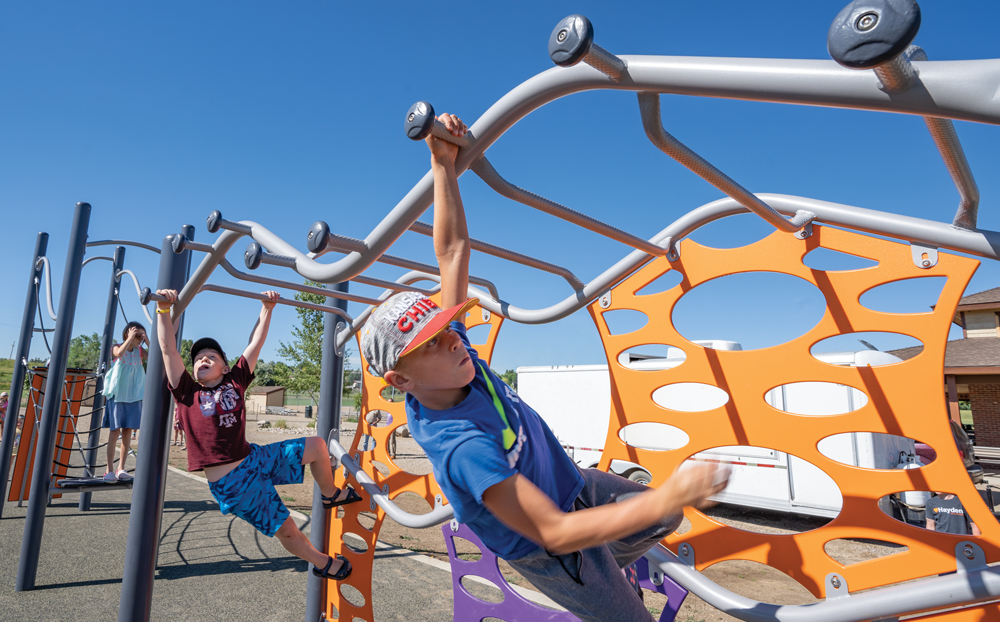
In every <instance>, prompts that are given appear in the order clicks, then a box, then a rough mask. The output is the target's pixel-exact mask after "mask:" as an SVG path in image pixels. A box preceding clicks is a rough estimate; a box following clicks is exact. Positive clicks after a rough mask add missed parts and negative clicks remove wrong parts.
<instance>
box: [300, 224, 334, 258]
mask: <svg viewBox="0 0 1000 622" xmlns="http://www.w3.org/2000/svg"><path fill="white" fill-rule="evenodd" d="M329 240H330V225H328V224H326V223H325V222H323V221H322V220H317V221H316V222H314V223H313V226H311V227H309V233H308V234H306V248H308V249H309V252H310V253H321V252H323V251H325V250H326V243H327V242H328V241H329Z"/></svg>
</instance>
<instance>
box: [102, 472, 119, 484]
mask: <svg viewBox="0 0 1000 622" xmlns="http://www.w3.org/2000/svg"><path fill="white" fill-rule="evenodd" d="M104 481H106V482H117V481H118V476H117V475H115V474H114V473H112V472H111V471H108V472H107V473H105V474H104Z"/></svg>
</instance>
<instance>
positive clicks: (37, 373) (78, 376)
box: [7, 367, 91, 501]
mask: <svg viewBox="0 0 1000 622" xmlns="http://www.w3.org/2000/svg"><path fill="white" fill-rule="evenodd" d="M31 371H32V375H31V388H30V389H29V390H28V407H27V409H26V410H25V414H24V423H23V424H22V426H21V438H20V440H19V442H18V444H17V453H16V454H15V455H14V471H13V474H12V475H11V482H10V492H9V493H8V495H7V500H8V501H17V500H19V499H20V500H22V501H24V500H27V498H28V493H29V491H30V489H31V474H32V472H33V470H34V468H35V465H34V462H35V447H36V445H37V439H36V438H35V434H36V432H37V431H36V429H35V427H36V426H35V419H36V417H37V416H39V415H41V412H42V405H43V404H44V402H45V380H46V379H47V378H48V368H47V367H35V368H34V369H32V370H31ZM90 373H91V372H90V371H89V370H83V369H68V370H66V381H65V383H64V384H63V399H62V405H61V406H60V408H59V425H58V427H57V430H58V431H57V432H56V447H55V451H54V454H53V463H52V475H53V477H54V478H56V479H61V478H64V477H66V471H67V469H66V467H64V466H61V465H60V464H58V463H62V464H69V458H70V451H68V450H66V449H65V447H71V446H72V444H73V439H74V433H73V432H74V430H75V429H76V422H77V418H78V417H79V415H80V404H81V402H82V401H83V393H84V387H85V385H86V383H87V380H89V379H90V376H89V375H88V374H90ZM22 485H23V494H22ZM60 497H62V495H61V494H54V495H52V498H53V499H58V498H60Z"/></svg>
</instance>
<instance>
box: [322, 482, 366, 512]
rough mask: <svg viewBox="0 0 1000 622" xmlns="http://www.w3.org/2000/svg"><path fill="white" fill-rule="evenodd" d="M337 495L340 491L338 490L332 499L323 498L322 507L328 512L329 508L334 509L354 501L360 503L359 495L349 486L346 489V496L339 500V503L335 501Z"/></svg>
mask: <svg viewBox="0 0 1000 622" xmlns="http://www.w3.org/2000/svg"><path fill="white" fill-rule="evenodd" d="M339 494H340V489H339V488H338V489H337V492H335V493H333V496H332V497H323V507H324V508H326V509H328V510H329V509H330V508H336V507H340V506H342V505H347V504H348V503H355V502H356V501H361V495H359V494H358V493H357V491H355V490H354V488H352V487H350V486H348V487H347V496H346V497H344V498H343V499H341V500H340V501H336V499H337V495H339ZM320 496H321V497H322V496H323V495H320Z"/></svg>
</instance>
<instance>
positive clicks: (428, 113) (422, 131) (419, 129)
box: [403, 102, 434, 140]
mask: <svg viewBox="0 0 1000 622" xmlns="http://www.w3.org/2000/svg"><path fill="white" fill-rule="evenodd" d="M433 127H434V106H431V105H430V104H429V103H428V102H417V103H415V104H413V105H412V106H410V109H409V110H407V111H406V122H405V123H404V124H403V129H404V130H406V136H407V137H408V138H410V139H411V140H423V139H425V138H427V135H428V134H430V133H431V129H432V128H433Z"/></svg>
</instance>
